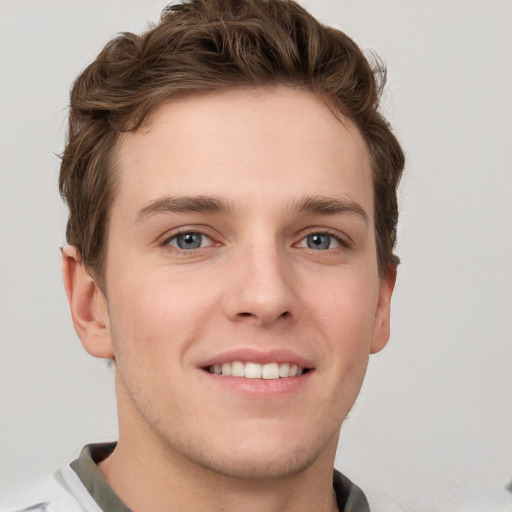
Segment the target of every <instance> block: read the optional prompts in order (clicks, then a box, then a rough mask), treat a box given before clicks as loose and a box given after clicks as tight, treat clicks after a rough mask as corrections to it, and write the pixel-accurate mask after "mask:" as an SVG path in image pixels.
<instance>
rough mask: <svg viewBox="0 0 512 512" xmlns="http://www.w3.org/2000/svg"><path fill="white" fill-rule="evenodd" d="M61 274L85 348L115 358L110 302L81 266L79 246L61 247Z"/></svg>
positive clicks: (77, 330)
mask: <svg viewBox="0 0 512 512" xmlns="http://www.w3.org/2000/svg"><path fill="white" fill-rule="evenodd" d="M62 277H63V280H64V288H65V290H66V295H67V298H68V302H69V308H70V310H71V317H72V319H73V325H74V326H75V331H76V333H77V334H78V337H79V338H80V340H81V342H82V345H83V346H84V348H85V350H87V352H89V354H91V355H93V356H95V357H99V358H108V359H112V358H113V357H114V351H113V348H112V341H111V338H110V330H109V328H108V325H107V323H108V308H107V302H106V299H105V296H104V294H103V292H102V291H101V290H100V289H99V287H98V285H97V284H96V283H95V282H94V280H93V279H92V277H91V276H90V275H89V274H88V273H87V272H86V270H85V268H84V266H83V265H82V259H81V256H80V253H79V252H78V250H77V248H76V247H72V246H70V245H67V246H65V247H64V248H63V249H62Z"/></svg>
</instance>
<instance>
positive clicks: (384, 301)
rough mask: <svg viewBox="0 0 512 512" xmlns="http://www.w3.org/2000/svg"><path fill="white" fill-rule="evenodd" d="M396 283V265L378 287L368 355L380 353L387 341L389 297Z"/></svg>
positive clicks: (391, 267) (389, 311)
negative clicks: (377, 300) (377, 298)
mask: <svg viewBox="0 0 512 512" xmlns="http://www.w3.org/2000/svg"><path fill="white" fill-rule="evenodd" d="M395 283H396V265H392V266H390V267H389V268H388V270H387V272H386V275H385V276H384V277H382V278H381V280H380V285H379V302H378V304H377V310H376V313H375V322H374V326H373V333H372V341H371V345H370V354H376V353H377V352H380V351H381V350H382V349H383V348H384V347H385V346H386V344H387V342H388V341H389V336H390V314H391V296H392V295H393V290H394V288H395Z"/></svg>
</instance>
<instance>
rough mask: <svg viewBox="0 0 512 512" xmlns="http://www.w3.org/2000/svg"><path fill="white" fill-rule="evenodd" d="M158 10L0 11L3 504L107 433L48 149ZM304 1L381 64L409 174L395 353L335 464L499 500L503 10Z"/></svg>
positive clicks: (111, 412) (35, 6)
mask: <svg viewBox="0 0 512 512" xmlns="http://www.w3.org/2000/svg"><path fill="white" fill-rule="evenodd" d="M164 3H165V1H157V0H145V1H141V0H108V1H106V0H101V1H100V0H88V1H87V2H83V1H78V0H76V1H70V0H50V1H45V2H41V1H38V0H28V1H18V0H3V1H2V2H1V3H0V45H1V46H0V287H1V288H0V343H1V352H0V429H1V431H0V495H1V494H2V493H4V492H7V491H8V490H12V489H14V488H15V487H16V486H17V485H18V484H19V483H20V482H25V481H29V480H31V479H34V478H37V477H39V476H40V475H42V474H44V473H48V472H50V471H52V470H53V469H55V468H56V467H58V466H60V465H62V464H64V463H66V462H68V461H70V460H71V459H73V458H74V457H75V456H76V455H77V454H78V451H79V450H80V448H81V446H82V445H83V444H85V443H87V442H92V441H101V440H111V439H113V438H115V437H116V429H117V426H116V413H115V400H114V392H113V378H112V375H111V370H109V369H107V368H106V365H105V363H104V362H102V361H97V360H93V359H92V358H91V357H90V356H88V355H87V354H86V353H85V352H84V351H83V349H82V347H81V345H80V343H79V341H78V338H77V337H76V335H75V333H74V330H73V327H72V324H71V320H70V317H69V314H68V309H67V303H66V299H65V296H64V292H63V287H62V285H61V279H60V258H59V250H58V247H59V245H61V244H63V242H64V225H65V217H66V211H65V208H64V206H63V205H62V202H61V200H60V198H59V196H58V193H57V176H58V166H59V160H58V158H57V157H56V156H55V153H60V152H61V151H62V149H63V142H64V127H65V117H66V105H67V102H68V90H69V87H70V84H71V82H72V80H73V79H74V77H75V76H76V75H77V74H78V73H79V71H80V70H81V69H82V68H83V67H84V66H85V65H86V64H88V63H89V62H90V61H91V60H92V59H93V58H94V56H95V55H96V53H97V52H98V51H99V50H100V49H101V47H102V46H103V44H104V43H105V42H106V41H107V39H108V38H110V37H111V36H112V35H113V34H115V33H116V32H119V31H122V30H131V31H140V30H142V29H144V28H145V27H146V22H147V21H148V20H156V19H157V18H158V15H159V13H160V10H161V8H162V7H163V6H164ZM306 6H308V7H309V8H310V10H311V11H312V12H313V13H314V14H316V15H317V16H319V17H320V19H321V20H323V21H325V22H327V23H329V24H335V25H336V26H338V27H339V28H341V29H343V30H345V31H346V32H347V33H348V34H350V35H351V36H352V37H354V38H355V40H356V41H357V42H358V43H359V44H360V45H361V46H362V47H363V48H366V49H371V50H376V51H377V52H378V53H379V54H380V56H381V57H382V58H383V59H384V60H385V61H386V62H387V64H388V68H389V85H388V90H387V93H386V97H385V112H386V114H387V116H388V117H389V119H390V120H391V122H392V124H393V125H394V127H395V129H396V132H397V133H398V136H399V138H400V140H401V142H402V143H403V146H404V147H405V150H406V153H407V159H408V163H407V170H406V176H405V179H404V181H403V184H402V188H401V193H400V197H401V215H402V217H401V221H400V226H399V237H400V241H399V246H398V253H399V254H400V256H401V257H402V260H403V264H402V265H401V266H400V269H399V278H398V284H397V289H396V294H395V298H394V301H393V318H392V321H393V323H392V338H391V341H390V344H389V346H388V347H387V348H386V349H385V350H384V351H383V352H382V353H381V354H379V355H376V356H374V357H373V358H372V361H371V363H370V368H369V371H368V376H367V380H366V383H365V386H364V388H363V392H362V394H361V396H360V398H359V399H358V402H357V404H356V406H355V408H354V410H353V412H352V413H351V415H350V418H349V420H348V421H347V422H346V423H345V425H344V428H343V430H342V441H341V444H340V450H339V453H338V458H337V464H338V466H339V468H340V469H342V470H343V471H345V472H346V473H347V474H348V475H349V476H351V477H352V478H353V479H354V480H355V481H357V482H358V483H359V484H360V485H361V486H362V487H363V488H365V489H370V490H379V489H381V490H385V491H386V492H388V493H390V494H392V495H398V494H400V493H402V492H405V491H404V489H405V490H406V491H407V490H408V491H413V492H416V493H421V492H424V491H425V490H426V489H427V485H429V484H428V482H431V481H434V482H436V481H451V482H458V483H459V484H461V485H466V486H468V487H469V486H471V485H475V484H477V485H479V486H482V487H484V488H488V489H502V488H503V486H504V485H505V484H506V483H507V482H508V481H509V480H510V479H512V371H511V366H512V320H511V318H512V270H511V266H512V156H511V155H512V151H511V146H512V139H511V135H512V100H511V91H512V30H511V24H512V3H511V2H510V1H507V0H492V1H484V0H429V1H428V2H427V1H419V0H416V1H415V0H391V1H379V0H373V1H371V0H341V1H338V0H330V1H329V0H309V1H307V2H306ZM372 492H373V491H372ZM397 510H398V509H397ZM507 510H508V509H507Z"/></svg>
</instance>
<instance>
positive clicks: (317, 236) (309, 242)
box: [299, 233, 341, 251]
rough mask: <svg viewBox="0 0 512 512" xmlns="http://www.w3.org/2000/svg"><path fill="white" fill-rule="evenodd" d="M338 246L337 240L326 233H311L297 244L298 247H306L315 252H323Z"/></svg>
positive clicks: (339, 244)
mask: <svg viewBox="0 0 512 512" xmlns="http://www.w3.org/2000/svg"><path fill="white" fill-rule="evenodd" d="M340 246H341V243H340V241H339V240H338V238H336V237H335V236H333V235H329V234H328V233H311V234H309V235H308V236H306V237H305V238H303V239H302V240H301V241H300V243H299V247H307V248H308V249H313V250H315V251H325V250H327V249H333V248H335V247H340Z"/></svg>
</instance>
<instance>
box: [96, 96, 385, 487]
mask: <svg viewBox="0 0 512 512" xmlns="http://www.w3.org/2000/svg"><path fill="white" fill-rule="evenodd" d="M116 157H117V165H118V169H119V178H120V179H119V184H118V189H117V192H116V197H115V200H114V203H113V205H112V210H111V218H110V226H109V241H108V247H107V255H108V256H107V264H106V273H105V298H104V308H103V309H104V310H103V313H102V314H103V315H104V318H105V322H106V332H107V335H108V343H109V344H111V350H112V354H113V356H114V357H115V361H116V372H117V387H118V398H119V401H120V404H119V407H120V432H121V438H122V436H123V435H124V434H123V432H125V433H126V432H129V434H126V435H129V436H132V441H134V440H136V439H137V438H139V439H145V442H147V443H148V444H151V443H153V446H156V445H159V446H160V447H161V449H163V450H165V452H166V456H168V457H171V458H172V460H175V461H182V462H183V461H187V463H192V464H195V465H199V466H201V467H202V468H206V469H210V470H213V471H215V472H217V473H221V474H224V475H229V476H238V477H244V478H258V479H261V478H278V477H280V476H285V475H289V474H292V473H295V472H298V471H300V470H302V469H305V468H307V467H309V465H311V464H312V463H314V462H315V461H316V460H319V459H322V458H324V459H329V460H331V461H332V459H333V458H334V452H335V449H336V444H337V438H338V433H339V429H340V426H341V423H342V421H343V420H344V418H345V416H346V415H347V413H348V412H349V410H350V408H351V406H352V405H353V402H354V400H355V398H356V396H357V394H358V392H359V389H360V386H361V383H362V380H363V376H364V373H365V370H366V366H367V362H368V357H369V354H370V353H371V352H375V351H377V350H380V349H381V348H382V347H383V346H384V345H385V343H386V341H387V338H388V317H389V300H390V296H391V290H392V280H391V278H384V279H380V278H379V273H378V268H377V258H376V247H375V230H374V222H373V195H372V182H371V169H370V161H369V156H368V152H367V149H366V147H365V145H364V142H363V140H362V137H361V135H360V134H359V132H358V130H357V128H356V127H355V125H354V124H353V123H352V122H351V121H350V120H348V119H346V118H343V117H341V120H340V118H337V117H336V116H334V115H333V113H332V112H331V110H330V109H329V108H328V107H327V106H326V105H325V104H324V103H323V102H322V101H321V100H320V99H318V98H317V97H316V96H314V95H313V94H312V93H308V92H301V91H297V90H292V89H287V88H282V89H271V90H264V91H261V90H242V91H230V92H222V93H209V94H204V95H195V96H192V97H189V98H182V99H179V100H175V101H172V102H169V103H166V104H163V105H161V106H160V107H159V108H157V109H156V110H155V112H154V113H153V115H152V117H151V119H150V120H149V123H148V126H147V128H146V129H144V130H141V131H139V132H137V133H133V134H127V135H124V136H123V137H122V139H121V140H120V142H119V145H118V146H117V148H116ZM331 467H332V466H331Z"/></svg>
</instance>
